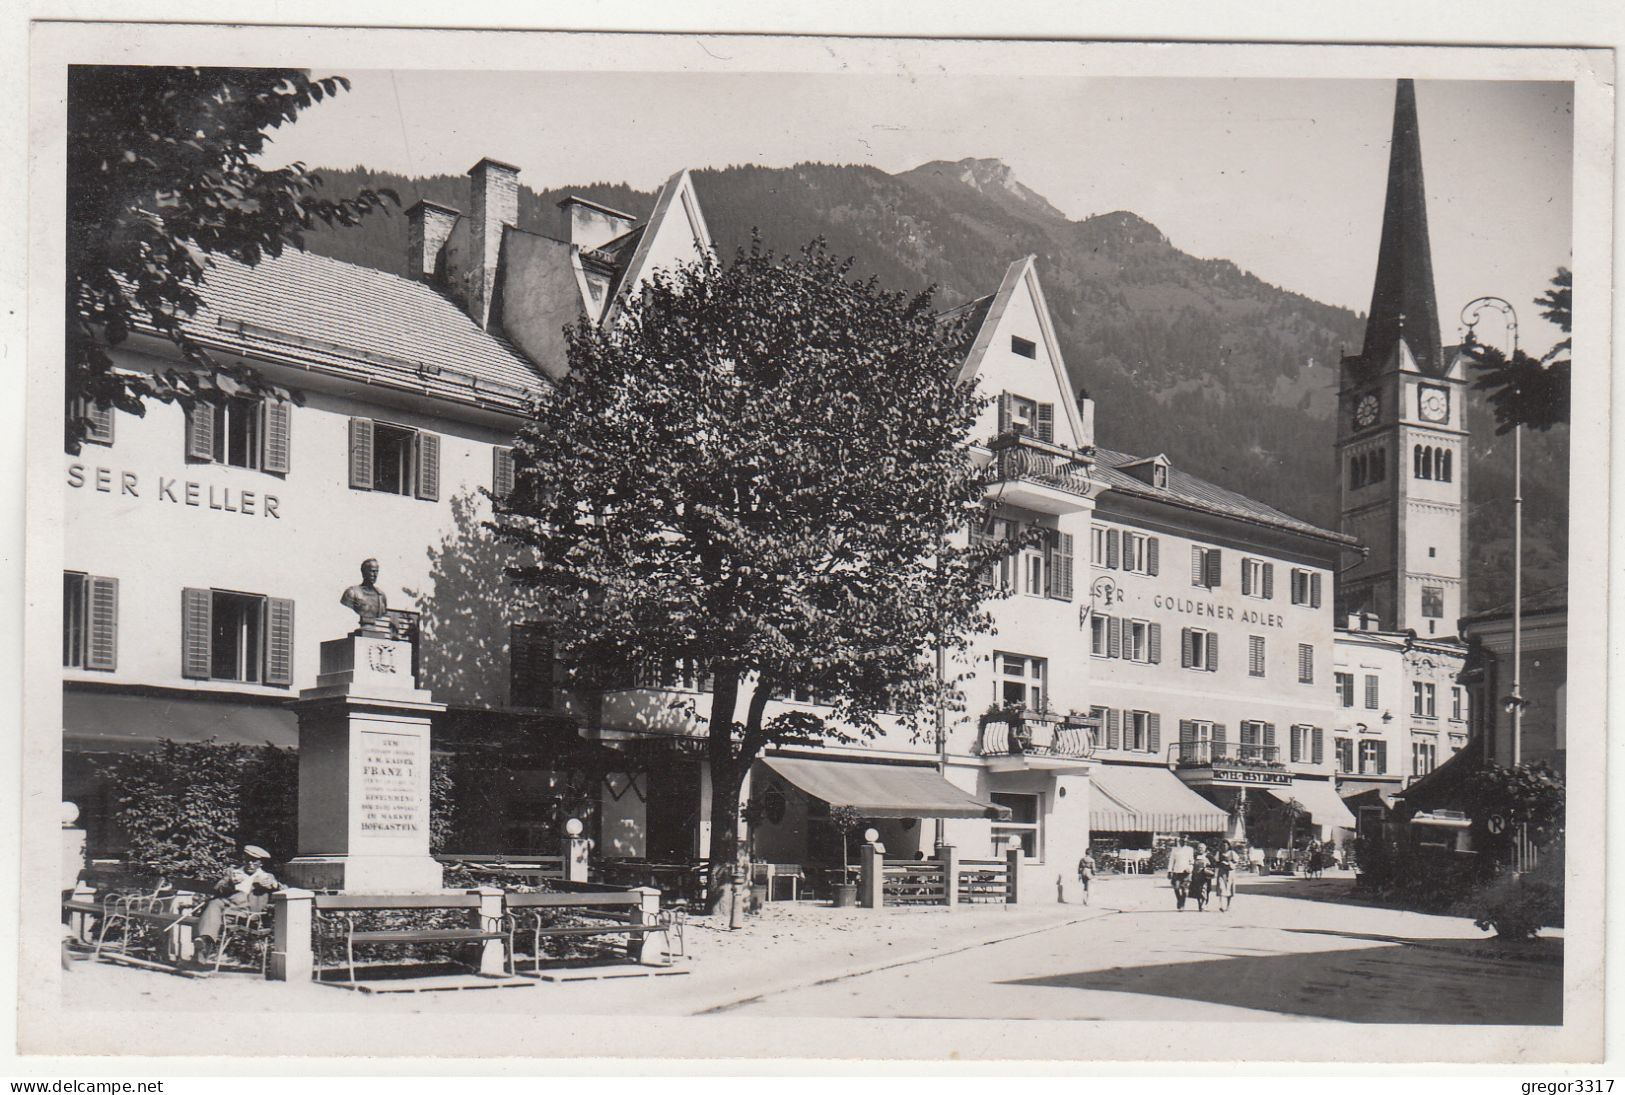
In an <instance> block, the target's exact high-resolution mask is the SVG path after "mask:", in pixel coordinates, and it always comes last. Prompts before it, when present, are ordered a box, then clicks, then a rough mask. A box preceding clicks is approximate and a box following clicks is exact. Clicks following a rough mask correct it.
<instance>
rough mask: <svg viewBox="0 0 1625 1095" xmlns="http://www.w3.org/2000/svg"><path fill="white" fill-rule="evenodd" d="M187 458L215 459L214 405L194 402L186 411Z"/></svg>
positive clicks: (207, 461)
mask: <svg viewBox="0 0 1625 1095" xmlns="http://www.w3.org/2000/svg"><path fill="white" fill-rule="evenodd" d="M186 458H187V459H188V460H199V461H203V462H204V463H212V462H213V461H214V405H213V404H212V403H203V402H198V403H194V404H193V405H192V406H191V407H189V408H187V411H186Z"/></svg>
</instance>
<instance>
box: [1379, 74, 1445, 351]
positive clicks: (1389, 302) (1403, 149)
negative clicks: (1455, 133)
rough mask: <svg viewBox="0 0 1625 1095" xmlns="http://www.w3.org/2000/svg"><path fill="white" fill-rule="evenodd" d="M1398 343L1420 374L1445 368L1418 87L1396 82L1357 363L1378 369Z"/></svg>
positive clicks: (1412, 84) (1405, 82)
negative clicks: (1379, 224)
mask: <svg viewBox="0 0 1625 1095" xmlns="http://www.w3.org/2000/svg"><path fill="white" fill-rule="evenodd" d="M1401 340H1403V341H1404V343H1405V345H1406V346H1407V347H1408V348H1409V349H1410V352H1411V356H1412V357H1413V358H1415V359H1416V364H1417V366H1418V367H1419V368H1420V369H1421V370H1422V372H1424V373H1428V374H1431V375H1438V374H1441V373H1443V372H1444V371H1445V370H1446V369H1447V368H1448V367H1449V364H1450V363H1449V361H1448V360H1447V359H1446V358H1445V356H1444V352H1443V350H1442V348H1441V347H1440V339H1439V306H1438V301H1437V298H1436V297H1435V295H1434V288H1433V255H1432V251H1431V248H1430V245H1429V243H1428V211H1427V195H1426V193H1425V190H1424V187H1423V184H1422V136H1421V130H1420V128H1419V126H1418V124H1417V120H1416V87H1415V84H1414V83H1413V82H1412V81H1410V80H1401V81H1399V87H1398V89H1397V91H1396V92H1395V94H1394V133H1393V142H1392V145H1391V146H1390V149H1389V153H1388V194H1387V199H1386V202H1385V204H1384V206H1383V212H1382V239H1381V242H1380V244H1379V245H1378V249H1377V276H1376V282H1375V284H1374V285H1373V286H1372V289H1371V311H1370V313H1369V314H1368V317H1367V319H1366V326H1365V347H1364V349H1363V351H1362V352H1361V354H1360V357H1361V359H1362V360H1364V361H1365V362H1366V363H1367V364H1371V365H1377V364H1382V363H1384V362H1385V361H1386V360H1387V359H1388V357H1389V355H1391V354H1392V353H1393V352H1394V351H1395V349H1396V348H1397V347H1398V345H1399V343H1400V341H1401Z"/></svg>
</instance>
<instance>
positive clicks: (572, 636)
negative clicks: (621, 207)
mask: <svg viewBox="0 0 1625 1095" xmlns="http://www.w3.org/2000/svg"><path fill="white" fill-rule="evenodd" d="M963 348H964V332H963V330H962V329H960V328H945V327H944V326H943V325H942V324H940V323H939V322H938V321H937V319H936V318H935V317H934V316H933V314H932V309H931V298H930V294H929V293H926V294H922V295H920V296H916V297H912V298H911V297H908V296H905V295H903V294H898V293H890V292H887V291H884V290H883V289H881V288H880V287H879V286H878V285H877V284H876V282H875V281H873V280H872V279H871V280H869V281H861V280H858V279H856V278H855V277H853V276H851V271H850V263H849V262H848V263H842V262H839V261H836V260H835V259H833V258H831V257H830V256H829V255H828V253H827V251H826V250H825V249H824V248H823V246H822V245H821V244H819V243H815V244H813V245H811V246H809V247H808V248H806V249H805V250H804V251H803V252H802V253H801V254H799V255H797V256H791V257H780V256H775V255H773V254H771V253H769V252H767V251H766V250H765V249H764V248H763V247H762V246H761V244H760V242H759V241H758V242H757V243H755V244H754V245H753V246H752V247H751V248H750V249H748V250H741V251H740V252H738V253H737V255H736V256H735V257H734V258H733V259H732V260H731V261H726V262H725V261H722V260H719V259H716V258H705V259H702V260H699V261H696V262H694V263H692V264H689V265H685V266H681V267H678V268H677V269H675V270H672V271H670V272H667V273H662V274H657V275H656V276H654V277H653V278H651V279H650V281H649V282H648V283H647V285H646V286H645V287H644V288H643V289H642V291H641V293H640V294H639V295H637V296H635V297H634V298H633V299H632V302H631V304H630V306H629V308H628V309H627V310H626V311H625V313H624V314H623V316H622V317H621V319H619V320H618V321H616V322H613V323H610V324H608V325H604V326H598V325H594V324H592V323H590V322H586V321H583V322H581V323H580V324H578V325H577V326H576V327H574V328H573V329H571V330H570V331H569V332H568V354H569V364H570V372H569V374H568V375H567V376H566V377H565V378H564V379H563V380H562V381H560V382H559V384H558V386H557V387H556V388H555V389H553V390H552V391H550V392H549V393H548V395H547V396H546V398H545V399H543V400H542V401H541V402H540V404H539V406H538V407H537V409H536V412H535V417H534V420H533V421H532V422H531V423H530V424H529V425H528V426H527V427H526V428H525V430H524V431H523V433H522V434H521V436H520V437H519V439H518V442H517V448H516V461H515V463H516V488H515V490H514V492H513V493H512V494H511V495H510V496H508V498H507V499H506V500H504V501H499V503H498V516H497V518H496V521H495V525H496V528H497V529H498V531H499V532H500V533H501V534H502V535H503V536H504V537H506V538H507V539H509V540H511V541H514V542H517V543H518V544H519V545H521V546H522V549H523V551H522V554H523V557H524V558H525V560H526V561H525V562H524V565H521V566H517V567H515V568H513V569H512V570H511V572H510V573H511V575H512V577H513V578H514V579H515V580H516V582H517V583H518V584H519V585H520V586H522V587H523V588H524V589H525V590H527V591H528V592H529V593H530V594H531V595H533V596H534V597H535V599H536V602H537V605H538V608H539V611H540V613H541V614H542V616H543V617H544V619H545V620H546V621H547V622H548V623H550V624H551V625H552V629H553V634H554V636H555V643H556V651H557V655H558V657H559V658H560V660H561V661H562V662H563V663H564V665H565V666H566V667H568V669H569V671H570V673H571V674H572V677H573V683H574V684H576V685H577V686H580V687H586V688H616V687H625V686H628V685H632V684H635V683H641V684H658V683H661V682H662V681H663V680H667V679H669V676H670V674H671V673H672V672H673V671H674V670H675V669H676V668H677V667H680V666H681V667H685V668H689V669H690V670H697V671H698V672H700V673H702V674H704V675H705V676H706V677H708V678H709V681H710V684H709V691H710V710H709V712H699V711H696V715H698V716H699V717H700V718H701V719H702V720H703V722H704V725H705V732H706V735H707V741H708V759H709V762H710V766H711V774H712V786H713V799H712V807H711V844H710V849H709V852H710V862H711V870H712V878H711V883H712V885H711V893H712V895H713V904H714V907H715V906H717V905H720V902H721V901H722V900H723V898H724V895H725V893H726V892H727V887H728V882H729V878H728V875H729V872H730V870H731V868H732V866H733V864H734V863H735V859H736V856H737V854H738V851H739V849H738V844H739V841H738V823H739V812H740V789H741V785H742V781H743V779H744V776H745V774H746V772H747V771H748V769H749V767H750V765H751V763H752V761H753V760H754V759H755V758H756V757H757V756H758V755H759V754H760V753H761V752H762V750H763V749H764V748H766V747H767V746H769V745H774V744H786V743H801V744H817V743H820V742H825V741H831V740H835V741H852V740H858V739H861V738H863V737H867V736H873V735H875V734H876V733H878V732H879V730H880V726H881V720H882V719H884V718H887V717H888V715H887V712H893V713H898V712H900V713H901V714H900V716H898V717H901V718H903V719H905V720H908V721H911V722H912V723H913V724H914V726H915V728H916V730H917V731H923V730H925V729H926V728H927V727H928V726H929V725H931V724H932V722H933V716H934V715H935V713H936V711H937V705H938V704H939V703H941V704H945V705H953V704H955V703H959V702H962V701H961V700H960V699H959V698H958V697H957V696H956V694H955V689H954V684H953V682H952V681H951V680H943V679H941V677H940V675H939V674H938V672H937V671H936V668H935V662H936V651H937V650H938V648H939V647H940V648H941V649H942V650H944V651H945V652H946V653H945V655H944V657H945V660H946V659H947V658H951V657H952V655H953V654H954V653H955V652H958V651H962V650H963V649H964V648H965V647H966V646H967V644H968V642H969V640H970V637H971V636H973V635H974V634H976V633H978V632H979V631H982V630H985V629H986V628H987V627H988V626H989V624H990V621H989V618H988V616H987V614H986V613H985V611H984V609H983V599H984V597H985V595H986V590H985V589H984V588H983V587H982V586H981V585H980V583H979V575H980V573H982V571H983V569H984V568H985V565H986V564H987V563H988V562H989V561H990V560H991V559H992V558H994V557H995V556H996V555H997V554H999V553H1001V552H1003V551H1008V550H1010V549H1011V545H1010V544H1008V543H1002V544H999V543H991V542H988V543H983V542H977V543H974V544H972V543H970V542H968V541H967V540H966V539H965V538H963V537H959V536H956V535H954V533H955V532H956V531H957V530H960V529H963V528H964V527H965V526H966V525H967V524H968V523H969V522H971V521H976V520H981V519H982V517H983V506H984V503H983V492H984V488H985V485H986V484H985V477H986V473H985V471H983V470H980V469H979V468H978V467H977V466H976V463H975V461H974V460H973V459H972V454H971V451H970V448H969V445H968V439H969V435H970V428H971V425H972V422H973V420H974V418H975V416H976V413H977V411H978V409H979V407H980V406H981V404H982V399H981V397H979V396H978V395H977V394H976V393H975V391H974V390H973V389H972V387H971V386H970V385H966V384H962V383H960V382H959V381H958V379H957V374H958V369H957V366H958V365H959V363H960V361H961V360H962V353H963ZM795 690H805V691H809V692H814V693H818V694H821V695H823V696H827V697H830V698H831V700H832V701H833V708H832V709H831V710H830V716H829V717H828V718H822V717H819V716H817V715H814V714H810V713H807V712H806V711H795V712H780V713H778V714H774V715H769V713H768V711H769V708H768V704H769V700H770V698H771V697H773V696H775V695H786V694H788V693H790V692H792V691H795Z"/></svg>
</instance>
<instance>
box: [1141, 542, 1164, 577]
mask: <svg viewBox="0 0 1625 1095" xmlns="http://www.w3.org/2000/svg"><path fill="white" fill-rule="evenodd" d="M1158 554H1159V553H1158V549H1157V538H1156V537H1155V536H1153V537H1151V538H1150V539H1148V540H1147V541H1146V545H1145V561H1146V570H1147V571H1149V572H1150V574H1151V576H1152V577H1153V578H1154V577H1156V576H1157V573H1158V571H1159V570H1161V566H1160V564H1159V562H1158V559H1157V556H1158Z"/></svg>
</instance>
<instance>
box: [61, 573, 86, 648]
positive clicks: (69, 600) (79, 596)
mask: <svg viewBox="0 0 1625 1095" xmlns="http://www.w3.org/2000/svg"><path fill="white" fill-rule="evenodd" d="M89 599H90V593H89V583H88V581H87V579H86V576H85V575H83V574H80V573H78V572H77V571H72V570H67V571H63V572H62V664H63V666H64V667H66V668H68V669H83V668H84V667H85V631H86V628H87V625H88V623H89V616H90V609H89V606H88V604H87V602H88V601H89Z"/></svg>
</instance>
